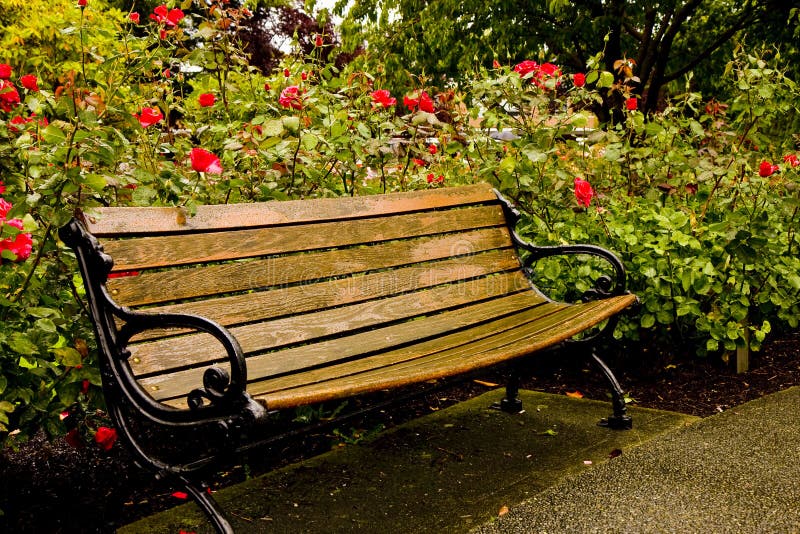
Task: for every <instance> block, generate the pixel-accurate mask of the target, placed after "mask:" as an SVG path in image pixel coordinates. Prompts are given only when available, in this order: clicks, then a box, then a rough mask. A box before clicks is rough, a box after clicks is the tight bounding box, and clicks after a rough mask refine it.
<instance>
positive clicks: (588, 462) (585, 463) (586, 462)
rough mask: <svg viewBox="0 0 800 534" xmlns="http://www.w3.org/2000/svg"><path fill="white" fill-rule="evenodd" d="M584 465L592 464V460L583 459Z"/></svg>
mask: <svg viewBox="0 0 800 534" xmlns="http://www.w3.org/2000/svg"><path fill="white" fill-rule="evenodd" d="M583 465H592V461H591V460H584V461H583Z"/></svg>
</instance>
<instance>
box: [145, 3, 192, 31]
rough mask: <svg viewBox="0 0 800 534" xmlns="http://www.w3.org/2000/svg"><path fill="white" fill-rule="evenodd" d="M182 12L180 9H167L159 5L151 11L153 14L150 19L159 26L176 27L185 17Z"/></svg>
mask: <svg viewBox="0 0 800 534" xmlns="http://www.w3.org/2000/svg"><path fill="white" fill-rule="evenodd" d="M185 16H186V15H184V13H183V11H181V10H180V9H169V10H168V9H167V6H165V5H163V4H162V5H160V6H158V7H157V8H155V9H154V10H153V14H152V15H150V18H151V19H152V20H154V21H156V22H157V23H159V24H166V25H167V26H170V27H172V26H176V25H177V24H178V23H179V22H180V21H181V19H183V17H185Z"/></svg>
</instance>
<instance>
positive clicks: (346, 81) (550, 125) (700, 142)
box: [0, 0, 800, 443]
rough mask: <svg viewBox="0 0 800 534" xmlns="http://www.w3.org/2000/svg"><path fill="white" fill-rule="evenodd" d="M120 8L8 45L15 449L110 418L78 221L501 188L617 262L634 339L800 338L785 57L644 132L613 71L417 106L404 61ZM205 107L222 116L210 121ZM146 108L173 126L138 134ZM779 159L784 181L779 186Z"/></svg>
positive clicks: (75, 15) (6, 426)
mask: <svg viewBox="0 0 800 534" xmlns="http://www.w3.org/2000/svg"><path fill="white" fill-rule="evenodd" d="M15 1H16V0H13V1H12V0H0V2H2V5H3V6H8V5H12V7H13V5H16V4H15V3H14V2H15ZM552 4H553V6H556V4H557V3H552ZM178 5H179V4H177V3H173V4H170V8H171V9H175V8H177V6H178ZM559 5H560V4H559ZM105 6H106V4H104V3H103V2H101V0H96V1H91V2H89V6H88V7H87V8H85V9H84V10H80V9H78V8H77V7H75V5H74V3H72V2H63V3H62V2H58V3H53V9H52V13H48V16H49V15H50V14H52V16H53V17H63V20H61V21H60V22H58V23H54V24H53V27H56V28H64V29H65V30H64V31H62V32H60V33H58V34H45V33H43V34H42V35H40V36H38V37H36V39H33V38H32V37H31V36H29V35H24V34H23V32H26V31H28V30H29V29H30V28H28V27H26V26H24V25H18V26H7V30H8V31H7V32H6V33H4V36H3V39H7V40H8V41H7V42H9V43H14V42H17V41H14V39H18V40H19V39H23V40H25V39H27V41H25V43H26V45H25V53H24V54H23V53H21V52H20V50H19V45H17V47H16V48H15V47H14V46H10V47H9V46H6V47H5V48H4V52H3V54H4V55H3V56H2V57H0V63H8V64H9V65H11V66H12V67H13V72H12V75H11V77H10V82H11V83H13V84H14V85H15V88H16V90H18V91H19V95H20V97H21V98H20V100H21V102H20V104H19V105H13V106H10V107H9V111H3V110H2V108H0V181H2V182H3V183H4V186H5V189H6V190H5V192H4V193H3V194H2V197H3V198H4V199H5V200H7V201H8V202H9V203H11V204H12V205H13V208H11V211H10V212H9V214H8V218H12V217H13V218H19V219H20V220H21V221H22V222H23V224H24V228H23V230H22V231H23V232H24V233H30V234H31V235H32V239H33V253H32V254H31V256H30V258H27V259H25V258H17V257H15V256H14V255H13V254H9V252H8V251H6V252H3V253H2V263H0V438H2V440H3V441H4V442H5V443H11V442H12V441H13V439H24V438H26V437H28V436H29V435H30V434H31V433H32V432H34V431H36V430H37V429H40V428H43V429H45V431H47V432H48V433H49V434H51V435H56V434H61V433H64V432H65V430H66V428H65V423H64V420H63V419H62V417H61V414H62V412H64V411H67V410H69V411H71V413H83V414H95V412H96V410H97V409H99V408H102V407H103V400H102V394H101V390H100V388H99V386H100V383H101V382H100V375H99V371H98V367H97V359H96V353H95V347H94V346H93V343H94V341H93V339H94V336H93V335H92V332H91V326H90V325H89V323H88V321H87V316H86V314H85V309H84V306H85V304H84V302H83V288H82V286H81V282H80V279H79V277H77V276H76V275H75V274H74V273H75V264H74V258H73V257H72V254H71V252H69V250H68V249H66V248H65V247H64V246H63V244H61V243H59V242H58V241H57V238H56V230H57V229H58V228H59V226H61V225H62V224H64V223H65V222H66V221H67V220H68V219H69V217H70V216H71V214H72V213H73V211H74V210H75V209H83V208H90V207H91V206H96V205H183V206H187V207H188V208H189V209H190V210H191V208H192V207H193V206H196V205H198V204H202V203H226V202H248V201H260V200H268V199H286V198H305V197H311V196H337V195H357V194H371V193H382V192H387V191H400V190H408V189H415V188H428V187H440V186H441V185H458V184H463V183H472V182H476V181H488V182H491V183H493V184H495V185H496V186H497V187H498V188H499V189H500V190H501V191H502V192H503V193H504V194H506V195H507V196H508V197H509V198H511V199H513V200H514V201H515V202H516V203H517V204H518V206H519V207H520V208H522V210H523V215H524V217H523V222H522V226H521V228H520V230H521V232H522V233H523V234H524V235H525V236H527V237H528V238H530V239H532V240H533V241H535V242H537V243H539V244H561V243H569V242H593V243H597V244H600V245H605V246H607V247H608V248H610V249H612V250H615V251H617V252H619V253H620V255H621V256H622V258H623V260H624V262H625V264H626V266H627V267H628V269H629V282H630V288H631V289H632V291H634V292H635V293H637V294H638V295H639V296H640V297H641V299H642V303H643V305H642V309H641V312H640V314H639V315H638V316H636V317H632V318H630V319H628V320H626V321H625V322H624V323H623V324H621V325H620V327H619V328H618V329H617V336H618V337H620V338H625V339H628V340H637V339H640V338H642V339H646V340H653V339H661V340H665V341H666V342H669V343H671V344H673V346H674V344H675V343H676V342H677V343H683V344H684V345H685V346H686V347H689V348H691V349H693V350H696V351H699V352H700V353H705V352H716V351H722V350H731V349H733V348H735V347H736V346H738V345H741V344H742V343H744V339H745V330H746V329H749V330H750V332H751V336H750V340H751V342H752V343H753V345H754V346H756V347H757V346H758V344H759V343H760V342H761V341H762V340H763V339H764V337H765V336H766V335H767V334H768V333H769V332H770V329H771V328H784V327H790V328H796V327H797V326H798V324H797V323H798V318H799V317H800V304H799V303H798V294H800V274H798V273H800V265H799V264H798V262H800V260H799V259H798V254H797V250H798V239H797V236H796V229H797V227H798V225H797V219H798V217H797V211H798V206H800V200H799V199H798V195H800V191H799V190H798V174H797V170H798V168H795V167H793V166H792V164H791V161H786V162H784V161H783V160H782V157H783V155H789V154H793V153H794V147H795V143H796V139H795V140H793V139H792V136H791V133H792V132H794V131H796V117H797V102H800V99H798V95H797V87H796V85H795V84H794V82H792V81H791V80H790V79H789V78H788V77H786V76H785V75H784V73H783V71H782V70H781V67H780V66H779V64H777V63H776V62H775V59H776V58H775V56H774V55H772V56H769V57H766V56H765V55H764V54H763V53H762V52H750V53H745V52H744V51H743V50H740V51H739V52H738V53H737V55H736V56H735V57H734V58H733V60H732V62H731V64H730V68H729V70H728V74H727V77H726V80H727V81H728V83H729V84H730V86H731V88H732V89H731V91H733V92H734V93H735V94H736V97H735V98H732V99H731V100H730V101H729V102H727V103H723V102H707V101H704V100H703V99H702V98H701V97H700V96H699V95H698V94H696V93H693V92H691V91H689V90H687V92H686V94H685V95H684V96H682V97H681V98H680V99H679V100H677V101H675V102H671V103H670V105H669V106H667V107H666V109H665V110H664V111H663V112H662V113H659V114H657V115H654V116H653V117H652V119H651V120H645V116H644V115H643V114H642V113H641V112H640V111H638V110H630V109H627V108H626V107H625V106H624V102H625V101H626V100H625V99H627V98H629V97H630V94H629V92H628V91H629V86H628V85H625V84H620V83H619V82H618V80H617V77H616V76H615V75H614V74H613V73H612V72H610V71H609V70H608V69H607V68H604V66H603V65H604V56H603V55H602V54H598V55H596V56H592V57H590V58H589V63H588V68H587V70H586V85H585V86H582V85H581V84H580V83H578V84H577V86H576V85H575V84H572V83H570V82H569V77H568V76H561V75H558V74H557V73H551V74H552V75H550V76H544V77H540V76H539V73H538V72H537V73H532V74H526V75H525V76H524V77H521V76H520V75H519V74H518V73H516V72H513V71H512V70H510V69H509V68H508V67H500V68H496V69H494V70H490V71H487V70H478V71H473V72H474V75H473V76H471V77H470V84H469V88H468V90H466V91H463V92H460V91H455V90H453V91H444V92H440V93H435V92H434V90H433V88H432V87H431V85H430V83H431V82H430V81H426V77H425V76H422V75H419V76H413V77H412V79H413V80H414V90H409V91H405V92H404V93H398V92H396V91H395V92H394V93H393V94H392V95H387V94H382V93H381V94H378V93H375V91H377V90H382V89H386V88H387V87H388V84H389V83H390V82H389V77H388V75H387V72H390V71H391V70H392V68H393V67H392V66H391V65H376V66H375V69H371V70H358V69H356V68H351V69H348V70H347V71H346V72H340V71H339V70H338V69H337V68H336V67H335V66H334V65H331V64H326V63H324V62H323V61H322V60H321V58H322V57H323V55H322V50H319V49H315V50H314V52H313V53H312V54H311V55H310V56H308V57H299V56H292V57H289V58H288V59H287V60H286V61H285V64H284V66H282V68H281V69H279V70H278V71H276V72H274V73H271V74H270V75H268V76H265V75H263V74H261V73H260V72H259V71H257V70H256V69H254V68H252V67H250V66H249V64H248V61H247V57H246V56H245V55H244V54H243V53H242V51H241V49H240V47H239V45H238V43H237V42H236V41H235V40H234V39H233V38H232V37H231V34H230V33H229V32H228V31H227V27H228V24H229V23H230V22H231V21H233V22H236V21H237V17H244V16H246V15H245V14H244V12H242V11H238V10H235V9H233V8H229V9H228V10H227V11H225V10H224V9H223V8H220V7H219V6H214V7H213V8H212V7H208V6H207V5H206V4H205V3H200V2H194V3H193V2H182V3H180V7H181V9H183V10H185V12H186V14H187V19H186V20H185V21H180V22H179V23H178V24H177V25H176V26H174V27H172V26H167V25H164V24H161V25H159V24H158V23H156V22H153V21H150V20H149V18H148V15H149V13H144V12H142V13H141V21H140V22H139V23H138V24H135V23H132V22H130V21H129V20H128V18H127V15H126V14H124V13H122V12H120V11H118V10H116V9H113V8H109V9H105ZM559 9H567V8H566V7H564V6H561V7H560V8H559ZM378 15H379V16H383V15H380V14H378ZM0 16H1V15H0ZM190 18H191V23H189V19H190ZM30 24H31V27H32V28H35V27H36V21H31V23H30ZM40 30H42V31H43V30H44V28H40ZM31 35H32V34H31ZM31 39H33V40H31ZM20 42H21V41H20ZM439 44H441V43H434V42H432V41H430V40H429V42H428V45H430V46H433V45H436V46H439ZM326 46H327V45H326ZM409 46H411V45H409ZM284 68H285V70H286V72H285V73H284ZM23 74H35V75H37V76H38V79H39V87H40V90H39V91H35V90H30V89H24V88H23V87H22V82H21V80H20V76H21V75H23ZM532 81H535V82H536V83H531V82H532ZM290 87H296V88H297V90H296V91H297V92H296V93H295V96H294V97H293V98H287V97H288V94H287V93H286V92H285V91H286V90H287V89H288V88H290ZM208 93H211V94H213V95H214V97H215V102H214V103H213V104H212V105H208V106H203V105H201V104H200V101H199V98H198V97H199V96H200V95H201V94H208ZM423 93H424V94H423ZM404 96H405V97H407V98H408V99H410V100H414V101H416V103H411V102H410V103H409V106H407V105H405V104H404V103H403V100H404ZM609 96H613V97H614V98H616V99H617V100H616V101H617V102H619V103H620V104H618V109H616V112H617V113H616V115H617V116H618V117H620V118H621V119H623V120H619V121H616V122H613V123H611V124H609V125H608V127H607V128H605V129H602V130H601V129H597V128H596V117H595V116H594V115H593V114H592V113H590V112H589V111H588V110H589V109H590V108H591V106H592V105H594V104H596V103H597V102H599V101H603V100H604V99H607V98H609ZM391 98H395V99H397V101H396V102H395V103H392V101H391V100H390V99H391ZM632 103H636V101H633V102H632ZM145 108H150V110H149V111H148V113H152V114H153V115H154V116H162V118H160V119H158V120H155V121H154V122H153V123H151V124H148V123H147V122H146V121H145V122H143V123H140V121H139V120H137V116H144V115H145V114H144V110H145ZM34 114H35V115H34ZM45 119H46V120H47V121H46V122H45ZM498 133H500V134H502V135H501V137H503V136H505V138H504V139H501V140H498V139H497V137H498ZM194 148H203V149H205V150H208V151H210V152H212V153H213V154H214V155H216V156H218V157H219V159H220V166H221V167H222V173H220V174H214V173H211V172H205V171H203V170H195V169H194V168H193V165H192V161H191V156H190V154H191V153H192V150H193V149H194ZM762 160H764V161H768V163H769V164H770V165H772V162H774V163H775V164H777V165H778V167H779V170H778V172H773V173H771V174H770V175H769V176H760V175H759V170H760V168H761V162H762ZM770 169H771V167H770ZM575 177H581V178H583V179H586V180H588V181H589V182H590V183H591V185H592V186H593V187H594V190H595V192H596V195H595V196H594V198H593V199H592V201H591V204H590V205H589V206H588V207H586V206H584V205H580V204H578V203H577V202H576V199H575V196H574V192H573V181H574V179H575ZM2 232H3V234H2V236H0V239H9V238H13V237H15V236H16V235H17V234H18V233H19V232H20V230H19V229H18V228H14V227H11V226H9V225H4V226H3V229H2ZM535 274H536V275H537V276H538V277H539V278H540V280H541V282H542V285H543V287H547V288H548V289H550V290H552V291H553V292H554V294H555V295H558V294H562V295H564V293H565V289H566V288H567V287H573V286H574V287H576V288H577V289H578V291H579V292H581V291H584V290H588V289H590V288H591V285H592V284H593V281H594V280H597V278H598V277H599V276H600V275H601V274H603V273H602V271H601V267H600V266H599V264H598V265H595V264H594V263H591V262H590V263H586V262H577V261H570V262H562V263H558V262H544V261H543V262H540V263H538V264H537V265H535ZM573 297H576V295H564V298H569V299H571V298H573ZM76 406H77V407H78V408H79V409H78V408H76ZM311 415H314V414H298V417H308V416H311ZM318 415H319V416H321V415H322V414H318ZM92 417H93V416H92ZM97 424H98V423H96V422H92V423H91V425H94V426H97ZM10 433H11V436H12V439H8V438H9V434H10Z"/></svg>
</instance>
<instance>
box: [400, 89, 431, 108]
mask: <svg viewBox="0 0 800 534" xmlns="http://www.w3.org/2000/svg"><path fill="white" fill-rule="evenodd" d="M403 104H405V106H406V107H407V108H408V109H410V110H411V111H414V108H416V107H417V106H419V109H420V111H425V112H428V113H433V112H434V111H436V110H435V108H434V107H433V100H431V97H430V96H428V93H427V92H425V91H422V92H421V93H419V96H417V95H416V93H414V96H404V97H403Z"/></svg>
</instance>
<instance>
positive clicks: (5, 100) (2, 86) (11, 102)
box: [0, 80, 20, 112]
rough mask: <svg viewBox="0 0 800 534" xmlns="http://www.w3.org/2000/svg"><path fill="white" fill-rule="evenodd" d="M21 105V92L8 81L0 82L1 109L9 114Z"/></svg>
mask: <svg viewBox="0 0 800 534" xmlns="http://www.w3.org/2000/svg"><path fill="white" fill-rule="evenodd" d="M19 103H20V99H19V92H18V91H17V88H16V87H14V84H13V83H11V82H10V81H8V80H0V109H2V110H3V111H5V112H9V111H11V109H12V108H14V107H15V106H16V105H17V104H19Z"/></svg>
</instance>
